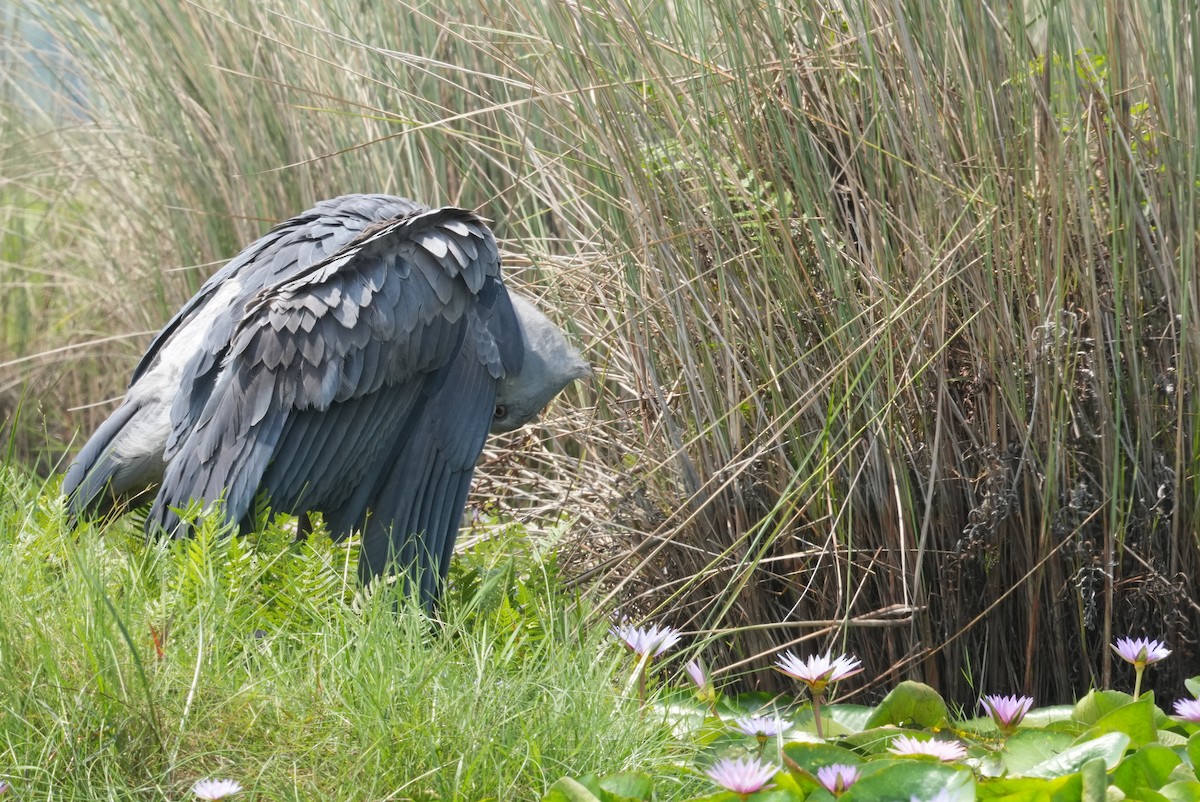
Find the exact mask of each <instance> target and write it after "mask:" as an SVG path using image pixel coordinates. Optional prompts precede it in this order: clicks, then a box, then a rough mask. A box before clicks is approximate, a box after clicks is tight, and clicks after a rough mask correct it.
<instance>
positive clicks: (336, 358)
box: [150, 209, 521, 531]
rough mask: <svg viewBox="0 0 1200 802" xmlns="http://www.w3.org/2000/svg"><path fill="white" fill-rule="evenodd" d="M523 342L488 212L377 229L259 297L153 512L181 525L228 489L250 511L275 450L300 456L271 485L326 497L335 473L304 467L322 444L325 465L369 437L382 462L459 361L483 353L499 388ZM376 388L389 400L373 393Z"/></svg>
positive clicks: (239, 509)
mask: <svg viewBox="0 0 1200 802" xmlns="http://www.w3.org/2000/svg"><path fill="white" fill-rule="evenodd" d="M520 342H521V341H520V333H519V330H518V329H517V323H516V320H515V317H514V315H513V312H512V307H511V303H510V302H509V299H508V296H507V293H506V291H505V290H504V288H503V285H502V284H501V283H500V280H499V257H498V253H497V250H496V245H495V241H494V240H493V238H492V236H491V233H490V232H489V231H488V229H487V227H486V226H485V225H484V223H483V221H482V220H481V219H480V218H478V217H477V216H475V215H474V214H472V213H470V212H465V211H462V210H457V209H439V210H435V211H425V212H421V213H417V214H413V215H410V216H406V217H403V218H399V219H397V220H393V221H389V222H387V223H385V224H383V225H381V226H378V227H376V228H374V229H372V230H369V231H367V232H365V233H364V234H363V235H361V236H360V237H359V238H358V239H357V240H355V241H354V242H353V243H352V244H350V245H349V246H347V247H345V248H343V249H342V250H340V251H338V252H337V253H335V254H333V255H332V256H331V257H329V258H327V259H325V260H323V261H321V262H318V263H316V264H314V265H311V266H309V267H308V268H305V269H302V270H300V271H299V272H298V273H297V274H295V275H293V276H290V277H288V278H286V279H284V280H282V281H280V282H278V283H275V284H272V285H270V286H268V287H266V288H264V289H263V290H262V291H261V292H259V293H258V294H257V295H255V296H254V298H253V299H252V300H251V302H250V304H249V306H248V308H247V309H246V312H245V314H244V316H243V317H242V318H241V321H240V323H239V324H238V326H237V328H236V330H235V332H234V333H233V336H232V339H231V342H230V345H229V349H228V351H227V353H226V354H225V355H224V358H223V361H222V363H221V365H220V372H219V375H218V376H217V377H216V378H215V380H214V382H213V388H212V391H211V393H209V394H208V395H207V396H206V398H205V402H204V404H203V407H202V408H201V409H200V411H199V413H198V414H196V415H195V421H194V423H193V424H192V425H191V426H190V428H187V427H186V426H184V427H181V429H180V431H179V432H178V436H177V437H176V438H175V441H174V443H173V445H171V446H169V448H168V454H167V456H168V458H169V459H170V460H171V462H170V465H169V466H168V469H167V472H166V475H165V477H164V480H163V485H162V487H161V489H160V492H159V495H158V498H157V499H156V501H155V505H154V508H153V509H152V511H151V519H150V520H151V522H157V523H159V524H161V525H162V526H163V527H164V528H166V529H168V530H169V531H171V530H174V529H175V528H176V525H177V524H178V519H177V518H176V515H175V513H174V512H173V510H174V509H176V508H180V507H182V506H184V505H186V503H187V502H188V501H189V500H190V499H200V500H204V501H206V502H211V501H215V500H216V499H218V498H220V497H221V496H222V495H224V499H225V505H226V514H227V515H228V517H229V518H230V519H231V520H234V521H238V520H241V519H242V518H243V517H244V516H245V515H246V513H247V511H248V509H249V506H250V504H251V502H252V500H253V498H254V495H255V493H256V492H257V490H258V488H259V487H260V483H261V481H262V479H263V477H264V474H265V473H266V472H267V470H268V467H269V466H271V465H272V462H273V460H275V459H276V457H277V455H280V454H285V455H287V457H288V459H290V460H295V461H296V463H297V465H298V466H300V467H299V469H298V470H294V471H292V470H287V469H286V466H283V467H280V468H279V469H278V470H273V471H272V473H271V476H270V479H271V483H272V485H273V486H272V487H271V490H272V492H275V493H278V494H280V496H281V497H284V496H286V497H288V498H290V499H296V498H298V497H300V495H301V493H307V494H309V496H310V498H317V497H321V496H322V495H326V494H327V490H328V488H327V487H326V486H325V485H327V484H329V483H330V482H332V481H333V480H334V479H335V478H336V477H329V476H327V472H326V471H324V470H321V469H319V468H318V469H317V470H316V471H315V472H311V471H310V472H308V473H307V474H306V473H305V471H307V470H308V468H309V467H315V466H319V465H320V464H321V463H322V455H324V457H325V459H326V461H325V464H329V463H330V460H329V458H330V457H331V456H332V455H333V454H334V453H336V454H337V455H338V458H339V460H341V461H342V462H350V461H354V460H360V461H361V460H365V459H366V458H367V457H368V456H371V455H372V448H373V449H374V452H373V456H374V460H378V459H380V458H381V456H380V455H390V456H394V455H395V454H396V453H397V449H398V448H399V444H398V443H397V442H395V440H396V438H398V437H400V436H401V435H402V434H404V433H405V432H408V433H409V434H411V431H412V430H413V429H414V427H415V426H416V425H417V424H418V423H419V422H420V420H421V415H422V414H423V409H424V407H425V406H427V405H429V404H431V403H440V402H441V401H442V400H443V399H442V394H444V393H447V392H449V393H450V394H451V395H452V394H453V393H454V392H455V389H454V388H447V387H446V382H447V379H448V377H449V375H450V373H451V372H453V370H452V369H453V365H454V362H455V360H457V359H460V358H461V359H463V360H465V361H466V362H468V363H470V364H473V365H478V366H479V368H480V369H481V371H482V372H481V374H480V375H481V376H483V377H486V379H487V380H490V383H491V386H492V388H493V392H494V383H495V380H496V379H498V378H500V377H501V376H503V375H504V372H505V369H506V364H513V359H514V358H513V357H512V353H513V349H514V348H516V349H520V347H521V345H520ZM514 343H515V345H514ZM380 392H384V394H385V395H386V396H387V398H386V399H376V400H375V401H374V402H371V403H369V402H367V401H365V400H364V399H366V398H367V397H368V396H370V395H373V394H376V393H380ZM485 395H486V393H485ZM384 401H386V402H387V403H386V406H387V407H388V408H387V409H386V410H381V409H379V408H378V407H379V406H380V404H381V403H382V402H384ZM490 403H491V401H490V399H489V400H488V404H489V405H490ZM448 408H449V407H448ZM474 412H476V410H474V409H473V408H472V413H474ZM393 417H394V418H396V420H390V419H389V418H393ZM383 419H389V420H387V421H386V422H384V423H382V424H381V423H380V421H381V420H383ZM489 419H490V412H489V414H487V415H485V416H484V420H483V423H482V425H483V428H484V430H486V426H487V422H488V420H489ZM457 423H459V424H460V426H459V428H461V429H463V430H464V433H463V434H460V435H457V436H460V437H463V440H464V442H467V443H468V444H469V446H470V448H469V449H468V450H470V449H474V448H476V446H475V441H476V440H479V447H481V446H482V438H481V436H479V437H477V436H476V435H475V433H474V431H473V429H474V427H475V425H476V423H475V421H458V422H457ZM468 424H469V425H468ZM449 428H454V427H449ZM468 429H471V430H472V431H466V430H468ZM330 438H333V439H334V445H330ZM389 438H390V439H391V441H392V442H381V441H386V440H388V439H389ZM322 443H323V444H322ZM352 446H354V448H352ZM389 452H390V453H389ZM477 455H478V450H476V451H475V455H474V456H477ZM473 459H474V458H472V463H473ZM372 461H373V460H372ZM370 501H371V499H368V503H369V502H370Z"/></svg>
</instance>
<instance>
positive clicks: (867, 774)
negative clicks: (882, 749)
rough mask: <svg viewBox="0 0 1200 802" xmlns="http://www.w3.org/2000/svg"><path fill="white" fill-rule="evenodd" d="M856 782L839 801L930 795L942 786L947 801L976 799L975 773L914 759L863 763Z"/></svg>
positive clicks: (851, 801)
mask: <svg viewBox="0 0 1200 802" xmlns="http://www.w3.org/2000/svg"><path fill="white" fill-rule="evenodd" d="M862 770H863V773H862V776H861V777H860V778H859V780H858V782H856V783H855V784H854V785H852V786H850V788H849V789H848V790H847V791H846V792H845V793H843V794H842V795H841V796H840V797H838V799H839V802H855V800H863V801H864V802H866V800H870V802H879V801H880V800H885V799H904V800H907V799H911V798H912V797H914V796H915V797H916V798H917V799H932V798H933V797H934V796H935V795H937V794H938V793H939V792H941V791H943V790H945V792H946V795H947V796H946V799H947V800H949V802H969V801H970V800H973V799H975V777H974V775H972V774H971V772H969V771H966V770H965V769H961V768H955V767H954V766H947V765H946V764H944V763H930V762H927V761H917V760H882V761H872V762H871V763H866V764H863V766H862Z"/></svg>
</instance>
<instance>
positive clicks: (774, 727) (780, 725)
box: [733, 716, 788, 738]
mask: <svg viewBox="0 0 1200 802" xmlns="http://www.w3.org/2000/svg"><path fill="white" fill-rule="evenodd" d="M733 725H734V726H735V727H737V728H738V729H739V730H741V731H742V732H744V733H745V734H746V735H753V736H755V737H757V738H773V737H775V736H776V735H778V734H779V733H781V732H783V731H784V730H786V729H787V728H788V725H787V722H786V721H783V720H782V719H780V718H779V717H778V716H738V717H737V718H735V719H734V720H733Z"/></svg>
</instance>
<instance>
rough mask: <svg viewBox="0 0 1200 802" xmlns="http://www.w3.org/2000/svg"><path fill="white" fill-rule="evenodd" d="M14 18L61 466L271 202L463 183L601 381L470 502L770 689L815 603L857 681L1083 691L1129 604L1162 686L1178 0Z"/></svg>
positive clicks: (1192, 522)
mask: <svg viewBox="0 0 1200 802" xmlns="http://www.w3.org/2000/svg"><path fill="white" fill-rule="evenodd" d="M13 14H15V16H13V15H8V16H5V17H4V19H3V21H0V25H3V26H5V30H9V31H15V30H16V29H15V28H13V27H12V22H13V19H17V18H20V17H21V15H29V14H36V15H39V16H40V17H41V18H42V20H43V22H42V24H43V25H45V26H46V27H47V28H48V29H50V30H52V31H54V32H56V34H57V35H58V36H59V37H61V40H62V45H61V48H60V50H59V52H58V58H57V60H56V61H55V63H54V65H53V66H54V68H55V70H57V71H58V74H59V75H60V76H66V77H65V78H63V79H62V80H60V81H59V82H58V83H57V84H55V85H54V87H53V88H52V92H53V93H54V96H55V98H56V102H54V103H50V104H46V103H43V104H42V105H41V106H40V107H39V108H40V109H41V110H37V109H35V108H31V107H30V105H29V104H28V103H27V102H26V95H27V92H26V91H25V90H26V88H27V87H28V86H29V85H30V84H31V82H34V81H35V80H36V78H37V76H36V75H33V74H30V75H28V76H26V77H25V78H22V77H21V73H22V71H23V69H24V67H23V64H24V62H23V61H21V56H22V54H21V53H20V51H19V50H17V51H13V50H11V49H10V50H8V51H6V53H8V55H6V56H5V58H6V59H8V60H9V63H8V64H7V65H6V68H7V69H6V74H7V75H8V76H9V79H8V80H7V81H6V82H5V83H4V84H3V86H4V87H5V88H4V93H5V95H4V98H3V101H2V102H3V115H4V116H3V138H2V139H0V175H3V176H4V180H3V181H0V231H2V237H3V238H2V240H0V282H3V285H4V293H3V296H2V298H0V304H2V309H0V314H2V315H3V322H2V324H0V410H2V411H3V414H4V419H5V420H6V421H7V422H8V425H9V427H10V429H11V431H12V433H13V434H12V438H11V443H12V448H11V450H12V451H13V453H14V454H15V455H18V456H19V457H20V458H21V459H24V460H28V461H29V462H30V463H32V464H35V465H38V466H39V467H41V468H42V469H43V471H48V469H49V468H50V467H51V466H52V464H53V461H54V458H55V457H57V456H58V455H60V454H61V453H63V451H64V450H66V451H69V449H70V446H69V442H70V440H71V437H72V435H73V434H74V432H75V431H76V430H77V429H79V428H82V429H85V430H86V429H88V428H89V427H91V426H92V425H94V424H95V423H96V422H97V421H98V420H99V419H100V418H101V417H102V416H103V415H104V414H105V413H106V412H107V411H108V409H110V406H108V405H105V404H100V405H98V406H93V405H94V404H96V402H98V401H101V400H102V399H106V398H112V397H114V396H117V395H118V394H119V393H120V391H121V386H122V381H123V378H124V377H125V376H127V375H128V373H129V371H130V369H131V367H132V365H133V364H134V360H136V358H137V356H138V354H139V353H140V351H141V349H142V348H143V347H144V345H145V342H146V338H147V333H148V332H150V331H152V330H154V329H156V328H157V327H158V326H160V325H161V324H162V322H163V321H164V320H165V319H166V318H167V316H168V315H169V314H170V312H171V311H172V310H173V309H174V308H175V307H177V305H178V304H179V303H180V302H181V301H182V300H183V299H184V298H185V297H186V296H187V295H188V294H189V292H191V291H192V290H194V289H195V287H197V286H198V284H199V282H200V281H201V280H202V278H203V277H204V276H205V275H207V274H208V273H209V272H210V271H211V270H212V268H213V266H214V264H215V263H217V262H219V261H220V260H221V259H223V258H226V257H228V256H229V255H231V254H232V253H234V252H235V251H236V250H237V249H238V248H239V247H240V245H242V244H243V243H245V242H246V241H248V240H249V239H251V238H252V237H254V236H255V235H257V234H258V233H260V232H261V231H262V230H263V229H264V228H265V227H266V226H268V225H269V224H270V223H271V222H273V221H275V220H278V219H280V218H281V217H284V216H287V215H289V214H292V213H294V212H296V211H298V210H300V209H302V208H305V207H306V206H307V205H308V204H309V203H310V202H311V201H312V200H313V199H315V198H319V197H325V196H332V195H336V194H340V193H343V192H350V191H383V192H396V193H399V194H406V195H410V196H412V197H415V198H418V199H421V200H425V201H428V202H433V203H454V204H460V205H464V206H469V207H477V208H480V209H482V210H483V212H484V213H485V214H486V215H488V216H490V217H492V218H494V220H495V221H496V222H495V226H496V230H497V233H498V235H499V236H501V237H502V238H504V239H505V242H506V246H507V249H508V251H509V253H510V254H511V258H510V259H509V260H508V261H509V264H510V266H511V275H512V276H513V280H514V283H518V284H522V285H528V286H530V287H531V288H532V290H533V292H534V293H535V294H537V295H539V296H542V297H543V298H544V305H545V306H547V307H549V308H552V309H554V310H557V313H556V317H557V318H558V319H559V320H560V321H563V322H564V323H565V325H566V326H567V327H568V328H569V329H570V330H571V332H572V334H573V335H574V337H575V338H576V340H577V341H578V342H580V343H582V344H583V345H584V346H585V347H586V349H587V354H588V356H589V358H590V359H591V360H592V361H593V362H594V363H595V364H596V366H597V368H598V376H597V379H596V381H595V382H594V383H593V384H592V385H591V386H586V387H578V388H574V389H572V390H570V391H569V392H568V394H567V397H566V398H564V399H563V400H562V401H561V402H560V403H559V404H558V405H557V406H556V408H555V410H554V411H553V413H552V414H551V415H550V416H549V418H548V419H547V420H546V422H545V425H544V426H542V427H540V428H538V429H536V430H533V431H529V432H524V433H520V434H518V435H516V436H514V437H513V438H511V439H507V440H505V441H503V442H501V443H498V444H497V446H496V448H495V449H494V450H492V451H490V452H489V454H488V457H487V459H486V460H485V464H484V466H483V470H482V471H481V476H480V481H479V482H478V483H477V492H476V494H475V497H474V501H473V504H475V505H476V506H477V507H480V508H486V509H487V510H489V511H491V512H495V513H497V514H498V515H500V516H501V517H503V518H516V519H519V520H522V521H525V522H529V523H530V525H531V526H534V525H535V524H536V525H537V526H540V525H544V524H545V523H546V522H552V521H556V520H557V519H558V518H559V516H560V515H562V514H565V515H567V516H569V517H570V518H571V519H572V520H573V522H574V523H573V525H572V526H571V528H570V531H569V533H568V535H567V536H566V538H565V539H564V540H563V541H562V542H561V544H560V549H559V557H558V559H559V564H560V565H561V567H562V570H563V572H564V574H565V575H566V576H567V577H568V578H569V581H570V582H571V583H573V586H574V587H577V588H579V589H581V590H582V589H585V588H586V589H589V590H592V591H593V593H592V601H591V602H590V603H591V604H592V605H594V606H595V608H596V609H601V610H607V609H609V608H611V607H612V606H614V605H620V606H621V608H622V610H624V611H625V612H626V613H628V614H630V615H633V616H637V615H640V614H648V613H655V614H656V616H657V618H658V619H659V620H665V621H669V622H670V623H672V624H674V625H676V626H679V627H681V628H683V629H685V630H687V631H689V632H690V633H692V634H693V636H694V637H693V639H692V640H693V645H708V647H709V648H708V652H707V653H709V654H710V655H712V656H713V659H714V662H715V663H716V664H717V667H718V670H719V672H720V671H724V672H725V673H724V674H720V673H718V676H724V677H726V678H727V677H730V676H738V677H741V680H742V683H743V685H744V686H758V687H763V688H770V687H779V685H778V683H779V682H780V679H779V677H778V676H777V675H776V674H774V673H772V672H767V671H760V670H756V669H761V668H764V667H765V666H767V665H769V664H770V662H771V660H772V655H773V654H774V652H775V650H777V649H779V648H781V647H783V646H788V645H791V646H794V645H796V644H798V643H801V642H802V641H804V642H805V643H803V645H804V647H805V648H808V646H809V643H808V642H810V641H811V643H812V646H813V648H814V649H815V648H816V646H817V644H820V645H822V647H824V646H827V645H829V644H837V645H838V647H839V649H841V648H844V649H845V650H847V651H852V652H854V653H856V654H857V655H859V656H860V657H862V658H863V660H864V662H865V664H866V665H867V666H868V671H867V672H866V673H865V674H864V676H867V677H868V678H869V681H867V682H865V683H864V685H865V687H866V688H867V690H868V691H869V692H874V693H875V694H876V696H878V695H879V693H881V692H882V691H883V690H885V689H887V688H890V687H891V686H893V685H894V684H895V683H896V682H897V681H898V680H900V679H903V678H909V677H911V678H919V679H921V680H923V681H924V682H927V683H929V684H930V685H932V686H934V687H936V688H937V689H938V690H939V691H940V692H941V693H942V694H943V695H944V696H945V697H946V698H947V699H949V700H956V701H958V702H960V703H963V704H970V703H973V700H975V699H977V698H978V695H979V694H980V693H981V692H983V691H984V690H990V691H1017V690H1024V691H1026V692H1029V693H1032V694H1033V695H1034V696H1035V698H1037V700H1038V702H1039V704H1041V703H1051V702H1070V701H1072V700H1073V699H1074V698H1076V697H1078V696H1079V695H1081V694H1083V693H1084V692H1086V690H1087V689H1088V688H1089V687H1090V686H1092V685H1101V686H1104V687H1108V686H1109V685H1110V684H1111V679H1112V673H1113V661H1114V659H1115V658H1114V657H1113V655H1112V653H1111V651H1110V649H1109V648H1108V644H1109V643H1111V642H1112V640H1113V639H1114V638H1115V637H1116V636H1117V635H1123V634H1134V635H1140V634H1145V635H1149V636H1152V637H1158V638H1162V639H1164V640H1166V641H1168V642H1169V643H1171V645H1172V647H1173V648H1174V649H1175V650H1176V655H1177V658H1178V659H1177V660H1175V661H1172V662H1171V663H1170V664H1164V666H1163V667H1162V669H1161V670H1160V671H1157V672H1155V673H1154V674H1153V675H1151V676H1150V677H1149V678H1148V681H1149V683H1150V687H1152V688H1154V689H1155V690H1157V691H1158V692H1159V693H1160V696H1162V698H1167V699H1169V698H1174V697H1175V696H1177V695H1179V694H1180V693H1181V690H1180V689H1181V687H1182V686H1181V681H1182V679H1183V678H1184V677H1185V676H1187V675H1188V674H1189V673H1190V672H1189V666H1195V665H1196V664H1197V657H1198V656H1200V647H1198V646H1197V644H1196V641H1195V633H1196V632H1197V631H1200V602H1198V600H1197V595H1198V594H1197V591H1196V588H1195V583H1194V581H1192V580H1191V579H1189V578H1190V577H1194V576H1196V575H1197V572H1198V571H1200V542H1198V541H1197V539H1196V534H1195V533H1196V531H1200V530H1198V529H1197V523H1198V522H1197V512H1198V510H1197V504H1196V498H1197V484H1196V481H1195V479H1196V464H1197V448H1200V443H1198V442H1197V437H1196V426H1197V418H1196V416H1195V415H1194V411H1195V404H1196V392H1195V390H1196V388H1195V382H1196V376H1197V371H1198V369H1200V343H1198V341H1197V339H1196V336H1195V334H1194V332H1195V331H1196V326H1195V317H1196V315H1197V314H1198V310H1200V305H1198V301H1200V296H1198V295H1197V293H1198V292H1200V291H1198V290H1197V283H1196V281H1195V280H1194V278H1195V277H1194V275H1193V273H1194V271H1195V265H1196V253H1197V238H1196V237H1197V235H1196V232H1197V226H1196V223H1197V204H1196V187H1197V180H1198V178H1200V155H1197V151H1198V149H1197V148H1196V147H1195V143H1196V141H1197V134H1198V118H1197V107H1196V99H1195V96H1194V93H1193V92H1192V89H1191V83H1192V76H1194V75H1195V74H1196V72H1197V66H1200V51H1198V50H1197V33H1198V28H1200V20H1198V19H1197V15H1196V14H1195V13H1194V10H1193V9H1191V6H1190V5H1189V4H1185V3H1178V2H1174V1H1173V0H1161V2H1159V1H1153V0H1152V1H1151V2H1145V3H1141V4H1124V3H1118V2H1116V0H1109V2H1106V3H1078V4H1071V3H1051V2H1047V3H1038V2H1029V3H1022V2H1012V3H1007V4H1002V5H995V6H993V5H986V4H977V3H957V2H952V1H951V0H938V1H937V2H928V1H927V0H919V1H918V0H912V1H911V2H903V0H902V1H901V2H895V3H885V2H874V0H862V2H858V3H852V4H838V3H831V2H827V1H826V0H807V1H806V2H800V3H796V4H787V3H783V4H774V3H761V4H746V3H734V2H721V1H720V0H710V2H695V3H683V2H668V3H652V4H647V5H645V7H641V6H636V7H635V6H627V5H624V4H621V3H617V2H610V0H599V2H594V3H588V4H577V3H560V2H541V0H517V2H514V3H509V4H504V5H502V6H500V5H497V4H478V3H474V2H466V1H465V0H441V1H440V2H438V3H437V4H432V5H431V4H414V5H405V4H363V3H360V2H356V1H355V0H319V1H318V0H310V1H309V2H303V3H295V2H283V1H282V0H279V1H278V2H275V1H274V0H267V2H250V0H244V1H241V0H226V1H225V2H216V0H213V2H201V3H182V2H179V3H176V2H166V0H162V1H161V2H155V1H154V0H121V1H120V2H100V0H96V2H95V3H88V2H79V3H77V4H72V5H69V6H65V5H61V4H50V5H47V6H45V7H43V6H42V5H41V4H37V3H33V2H32V0H28V1H27V2H25V3H18V4H17V6H16V11H15V12H13ZM14 52H15V55H14ZM44 96H45V93H44V92H43V94H42V97H44ZM47 108H48V109H49V110H46V109H47ZM18 410H19V412H20V414H19V416H18V414H17V412H18ZM50 491H51V492H49V493H48V496H49V497H52V496H53V492H52V491H53V486H51V487H50ZM41 503H42V504H50V503H51V502H50V500H49V499H48V498H47V499H43V500H42V502H41ZM535 528H536V526H535ZM119 537H120V536H119V535H117V536H114V537H113V538H112V540H114V541H115V540H116V539H117V538H119ZM81 542H82V541H81ZM106 542H107V541H106ZM111 546H112V544H111V543H109V545H108V546H106V547H105V548H104V550H103V552H102V553H104V554H110V553H111V552H109V551H108V549H109V548H111ZM80 548H82V549H84V550H85V551H86V550H89V549H93V548H99V547H96V546H93V545H85V546H80ZM98 553H101V552H98ZM125 559H141V558H140V557H132V556H128V557H126V558H125ZM31 576H32V575H31ZM51 587H55V586H54V585H51ZM79 587H81V588H87V587H93V586H91V585H87V584H86V583H85V584H82V585H80V586H79ZM34 591H36V586H33V587H31V588H30V589H29V592H34ZM44 592H46V593H51V592H52V591H50V590H47V591H44ZM329 616H330V620H331V621H337V620H338V616H339V613H337V612H334V611H331V612H330V613H329ZM334 625H335V624H331V626H334ZM220 626H221V627H231V628H236V627H235V624H234V623H232V622H224V623H221V624H220ZM356 626H357V625H356ZM363 626H371V625H368V624H364V625H363ZM376 626H383V624H377V625H376ZM229 631H230V632H231V633H232V632H233V631H234V629H230V630H229ZM131 637H132V636H131ZM138 637H141V636H140V635H139V636H138ZM231 637H232V635H231ZM239 637H241V635H239ZM129 659H132V658H131V657H130V658H129ZM116 681H117V680H115V679H114V680H113V682H116ZM139 682H141V680H139ZM106 687H107V686H106ZM123 687H130V686H123ZM132 687H133V688H134V689H136V687H137V686H136V685H135V686H132ZM129 693H130V694H134V691H132V690H131V691H129ZM139 693H140V691H139ZM134 696H136V694H134ZM106 698H107V697H106ZM123 698H124V697H123ZM130 698H134V697H130ZM96 703H97V704H101V703H104V704H107V702H96ZM121 704H123V703H121ZM131 704H132V702H131ZM138 704H149V703H148V702H139V703H138ZM97 720H102V717H101V718H100V719H97ZM80 748H82V747H80ZM51 751H52V750H51ZM131 759H132V758H131Z"/></svg>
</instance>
